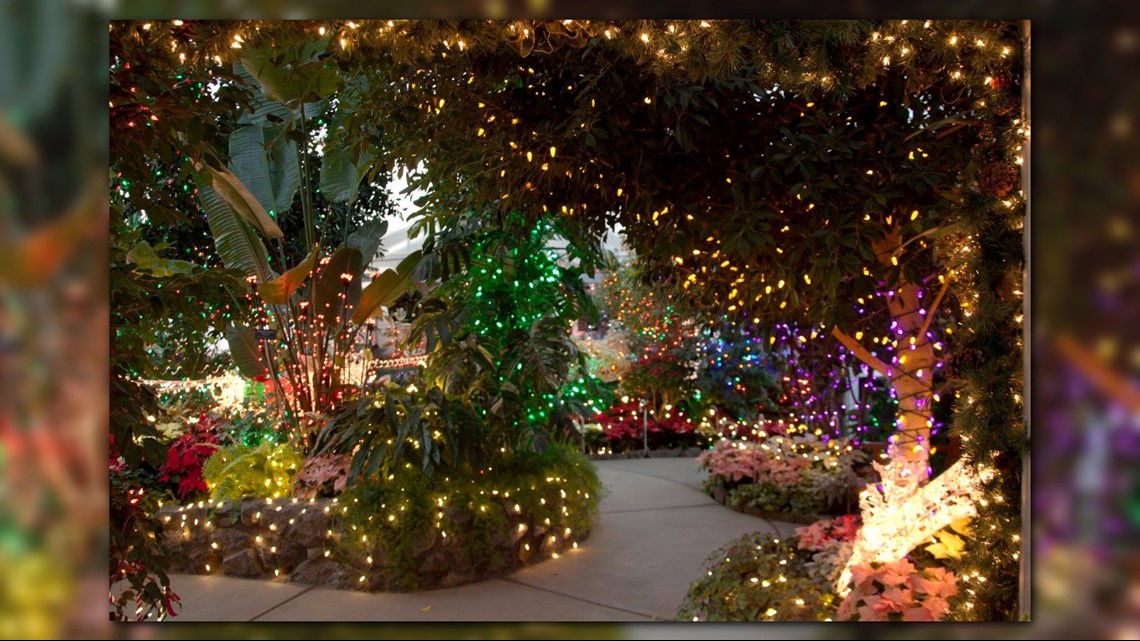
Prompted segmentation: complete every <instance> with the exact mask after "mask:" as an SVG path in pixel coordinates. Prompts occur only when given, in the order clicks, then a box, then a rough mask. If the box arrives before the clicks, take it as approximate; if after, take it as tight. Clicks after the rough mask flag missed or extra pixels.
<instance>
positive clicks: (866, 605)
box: [837, 559, 958, 621]
mask: <svg viewBox="0 0 1140 641" xmlns="http://www.w3.org/2000/svg"><path fill="white" fill-rule="evenodd" d="M851 576H852V580H851V591H850V592H849V593H848V594H847V596H846V597H845V598H844V599H843V602H842V603H840V604H839V610H838V612H837V617H838V618H839V619H840V620H852V619H853V620H858V621H894V620H903V621H937V620H939V619H941V618H942V617H943V616H945V614H946V612H947V611H949V609H950V604H949V601H948V600H947V598H948V597H951V596H954V595H955V594H957V593H958V586H957V578H956V577H955V576H954V573H953V572H950V571H948V570H946V569H945V568H941V567H930V568H924V569H922V570H919V569H917V568H915V566H914V565H913V564H912V563H911V562H910V561H909V560H907V559H901V560H899V561H895V562H893V563H875V564H860V565H856V566H855V567H853V568H851Z"/></svg>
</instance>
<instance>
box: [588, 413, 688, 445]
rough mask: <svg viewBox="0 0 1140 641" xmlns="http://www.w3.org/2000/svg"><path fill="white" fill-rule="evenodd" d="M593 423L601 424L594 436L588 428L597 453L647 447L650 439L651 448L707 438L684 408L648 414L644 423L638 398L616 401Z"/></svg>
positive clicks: (591, 443) (591, 422) (593, 418)
mask: <svg viewBox="0 0 1140 641" xmlns="http://www.w3.org/2000/svg"><path fill="white" fill-rule="evenodd" d="M589 424H591V425H596V426H597V428H595V429H594V430H593V433H594V434H595V435H596V436H595V437H593V438H592V439H591V437H590V433H589V432H587V444H588V445H593V449H594V451H595V452H596V453H601V452H602V451H606V452H610V453H614V452H628V451H634V450H643V449H644V446H645V443H646V441H648V444H649V449H650V450H668V449H677V448H681V449H684V448H691V447H699V446H700V444H701V443H702V442H704V437H703V436H701V435H700V434H698V433H697V431H696V426H695V425H694V424H693V423H692V422H691V421H690V420H689V419H688V418H687V417H685V416H684V415H683V414H682V413H681V412H677V413H676V414H674V413H673V412H667V413H666V414H665V416H662V417H657V416H648V417H646V418H645V419H644V425H643V418H642V410H641V409H640V408H639V406H638V404H637V402H626V403H621V404H618V405H614V406H613V407H611V408H609V409H608V410H606V411H604V412H599V413H597V414H595V415H594V416H593V417H591V418H590V419H589ZM694 456H695V454H694Z"/></svg>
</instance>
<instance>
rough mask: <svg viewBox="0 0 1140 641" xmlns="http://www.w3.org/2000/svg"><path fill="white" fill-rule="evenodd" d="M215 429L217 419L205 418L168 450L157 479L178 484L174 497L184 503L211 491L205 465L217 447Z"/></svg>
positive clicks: (175, 441)
mask: <svg viewBox="0 0 1140 641" xmlns="http://www.w3.org/2000/svg"><path fill="white" fill-rule="evenodd" d="M216 427H217V420H216V419H214V418H213V417H210V416H208V415H202V416H200V417H198V420H196V421H194V422H193V423H192V424H191V425H190V429H188V430H187V431H186V432H185V433H183V434H182V436H179V437H178V438H177V439H175V440H174V442H173V443H171V444H170V448H169V449H167V451H166V462H165V463H164V464H163V466H162V468H161V469H160V470H159V474H160V475H159V477H158V480H160V481H162V482H163V483H169V482H177V483H178V485H177V488H176V489H175V494H177V495H178V498H179V499H182V500H185V499H186V498H187V497H190V496H193V495H195V494H198V493H204V492H206V491H207V490H208V488H207V486H206V477H205V476H204V475H203V474H202V466H203V465H204V464H205V463H206V459H208V458H210V455H212V454H213V453H214V450H216V449H217V448H218V437H217V435H216V434H215V429H216Z"/></svg>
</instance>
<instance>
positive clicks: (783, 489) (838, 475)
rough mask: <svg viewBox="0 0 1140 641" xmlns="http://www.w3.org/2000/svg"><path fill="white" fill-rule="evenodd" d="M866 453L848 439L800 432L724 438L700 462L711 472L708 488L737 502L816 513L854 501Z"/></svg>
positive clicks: (840, 507)
mask: <svg viewBox="0 0 1140 641" xmlns="http://www.w3.org/2000/svg"><path fill="white" fill-rule="evenodd" d="M864 457H865V455H864V454H863V453H862V452H860V451H859V450H857V449H855V448H854V447H852V446H851V445H850V444H849V443H848V442H847V440H846V439H836V438H821V437H818V436H815V435H813V434H809V433H798V434H791V435H775V436H769V437H767V438H762V439H760V440H758V441H756V442H737V441H720V442H718V443H717V444H716V445H715V446H714V447H713V449H711V450H709V451H707V452H705V453H703V454H701V456H700V457H698V458H697V462H698V463H699V464H700V465H701V467H702V468H704V469H706V470H708V472H709V478H708V480H706V481H705V488H706V490H708V491H710V492H712V491H714V490H715V489H716V488H723V489H724V490H727V491H728V493H729V497H730V499H731V501H732V502H733V504H735V505H740V506H746V505H747V506H754V507H758V508H760V509H762V510H765V511H769V512H794V513H799V514H816V513H821V512H827V511H835V510H840V509H845V508H847V507H848V505H849V504H852V503H853V502H852V499H853V497H854V495H855V493H856V490H857V487H858V483H859V477H858V476H857V475H856V473H855V465H856V464H857V463H860V462H862V460H863V459H864Z"/></svg>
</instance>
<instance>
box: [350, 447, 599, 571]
mask: <svg viewBox="0 0 1140 641" xmlns="http://www.w3.org/2000/svg"><path fill="white" fill-rule="evenodd" d="M601 492H602V485H601V482H600V481H599V480H598V476H597V472H596V471H595V470H594V467H593V465H592V464H591V463H590V462H589V461H588V460H586V458H585V457H584V456H582V455H581V454H579V453H577V452H575V451H572V450H570V449H567V448H562V447H552V448H549V449H547V450H546V451H545V452H542V453H536V452H525V451H520V452H514V453H507V454H503V455H501V456H499V457H498V458H496V459H494V460H492V461H489V464H488V466H487V467H486V468H483V469H479V470H472V471H464V472H456V473H453V474H450V475H447V476H443V475H442V474H437V475H435V476H434V477H431V478H428V477H425V476H424V475H423V474H422V472H421V471H420V470H419V469H417V466H415V465H412V464H411V463H410V462H407V463H405V464H404V465H402V466H399V467H397V468H395V469H393V470H392V472H391V473H390V474H388V475H386V476H379V475H376V476H371V477H368V478H367V479H365V480H363V481H362V482H360V483H358V484H357V485H356V486H354V487H352V488H351V489H350V490H349V491H348V492H346V493H345V494H344V495H343V496H342V498H341V501H342V502H343V503H344V504H345V505H347V506H349V510H348V512H347V513H346V514H345V515H344V516H343V517H339V518H342V519H343V522H344V530H345V531H350V532H351V533H352V536H346V537H344V538H343V539H341V540H340V541H339V543H338V549H337V551H336V554H337V555H338V556H340V557H342V559H343V560H344V562H346V563H348V564H350V565H354V566H357V567H355V569H356V570H359V571H360V572H361V574H364V575H372V574H374V573H378V572H379V571H381V570H383V573H384V574H385V576H387V577H389V583H388V584H386V585H375V584H373V583H369V585H370V586H372V587H379V588H383V589H388V590H415V589H416V588H417V587H418V586H419V577H418V576H417V575H416V568H415V566H414V564H413V547H414V546H415V545H417V544H419V543H421V542H422V541H424V540H425V537H427V539H429V540H430V538H431V537H434V536H435V533H436V532H437V531H443V532H447V535H448V537H451V538H458V539H459V540H462V541H466V542H467V543H468V545H467V546H466V547H465V548H464V552H463V553H465V554H467V555H469V556H468V559H469V560H470V561H471V563H472V564H473V565H474V566H475V567H476V568H477V569H486V568H490V569H491V570H492V571H494V570H496V569H498V565H497V564H498V563H500V562H501V559H500V558H499V557H498V554H497V553H496V551H495V546H494V543H493V538H494V537H496V536H499V537H502V536H506V537H509V536H511V535H512V534H514V532H515V528H516V524H518V523H520V522H522V521H523V520H525V522H527V523H530V524H544V523H545V521H546V519H549V523H550V524H549V525H548V526H545V527H546V528H547V530H548V531H549V532H550V533H551V534H554V535H557V536H558V538H560V539H562V538H564V537H567V536H568V537H569V538H570V539H571V540H577V539H578V538H579V537H581V536H584V535H585V534H587V533H589V531H590V529H591V528H592V526H593V523H594V520H595V519H596V517H597V510H598V502H599V500H600V499H601ZM516 504H517V505H518V506H519V507H518V509H517V510H515V509H514V505H516ZM358 506H359V507H358ZM564 508H565V512H564V511H563V509H564ZM567 528H569V531H570V534H569V535H567V534H566V530H567ZM365 537H367V540H365ZM365 557H372V558H373V559H375V560H376V563H375V564H374V565H369V564H367V562H365V561H364V559H365Z"/></svg>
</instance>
